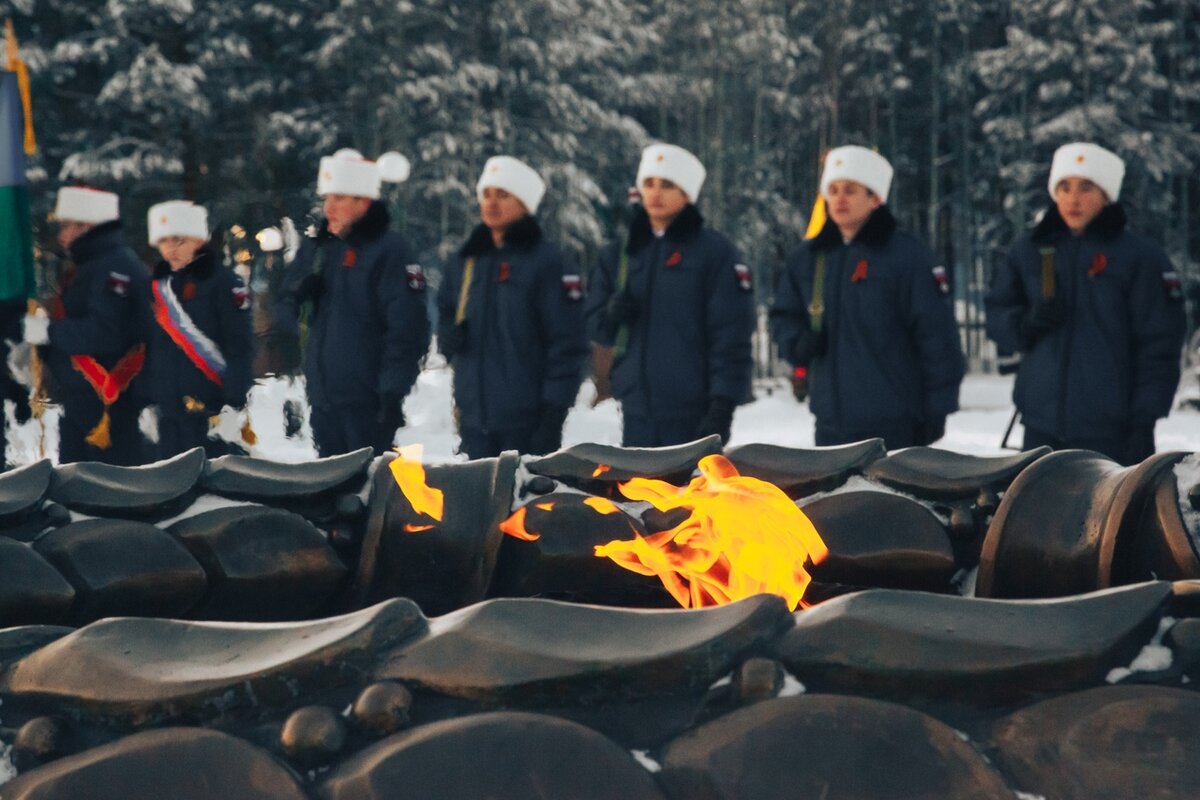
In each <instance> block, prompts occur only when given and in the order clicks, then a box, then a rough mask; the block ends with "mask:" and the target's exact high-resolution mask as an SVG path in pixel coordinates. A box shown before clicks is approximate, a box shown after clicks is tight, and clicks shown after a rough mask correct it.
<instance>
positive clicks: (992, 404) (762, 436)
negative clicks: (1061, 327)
mask: <svg viewBox="0 0 1200 800" xmlns="http://www.w3.org/2000/svg"><path fill="white" fill-rule="evenodd" d="M430 361H431V362H432V365H431V366H429V367H428V368H426V369H425V371H424V372H422V373H421V376H420V378H419V379H418V381H417V386H416V388H415V389H414V391H413V393H412V394H411V395H410V396H409V398H408V402H407V403H406V405H405V412H406V415H407V417H408V427H406V428H404V429H402V430H401V431H400V434H399V435H398V436H397V443H398V444H415V443H420V444H422V445H423V446H424V458H425V460H426V461H445V460H450V459H454V458H457V457H458V456H456V455H455V452H454V451H455V448H456V446H457V437H456V435H455V432H454V421H453V417H452V416H451V401H450V388H451V387H450V383H451V372H450V370H449V369H448V368H446V367H445V365H444V362H442V361H441V359H440V358H439V357H437V356H432V357H431V359H430ZM755 394H756V396H757V398H758V399H757V400H755V402H753V403H751V404H749V405H746V406H743V407H741V408H739V409H738V410H737V414H736V415H735V416H734V420H733V436H732V441H731V442H730V445H731V446H735V445H740V444H747V443H750V442H770V443H771V444H777V445H785V446H790V447H812V446H813V418H812V415H811V414H810V413H809V411H808V407H807V405H804V404H801V403H798V402H797V401H796V400H795V398H793V397H792V393H791V389H790V387H789V386H788V385H787V384H786V383H784V382H782V381H780V382H777V383H761V384H760V385H758V386H757V387H756V388H755ZM1011 394H1012V378H1011V377H1000V376H998V375H969V376H967V379H966V381H965V382H964V383H963V388H962V392H961V395H960V401H959V404H960V406H961V408H962V410H961V411H959V412H958V413H956V414H953V415H951V416H950V418H949V419H948V420H947V423H946V436H945V438H944V439H942V440H941V441H940V442H938V443H937V446H938V447H941V448H944V449H947V450H954V451H957V452H961V453H972V454H975V455H996V454H999V453H1003V452H1005V451H1004V450H1002V449H1001V447H1000V440H1001V437H1002V436H1003V435H1004V429H1005V427H1006V426H1007V425H1008V422H1009V419H1010V418H1011V416H1012V404H1011V401H1010V397H1011ZM1198 394H1200V387H1198V386H1197V382H1196V378H1195V377H1194V376H1193V375H1185V377H1184V380H1183V384H1182V386H1181V387H1180V391H1179V396H1178V398H1177V402H1176V404H1175V410H1173V411H1172V413H1171V415H1170V416H1169V417H1168V418H1167V419H1165V420H1162V421H1160V422H1159V423H1158V428H1157V441H1158V449H1159V450H1160V451H1164V450H1182V451H1190V452H1200V412H1198V411H1196V410H1194V409H1192V408H1185V407H1183V406H1184V403H1183V400H1184V399H1185V398H1194V397H1196V396H1197V395H1198ZM594 396H595V391H594V389H593V387H592V385H591V383H590V382H585V383H584V385H583V387H582V388H581V389H580V392H579V399H578V401H577V402H576V405H575V408H574V409H573V410H572V411H571V414H570V415H569V416H568V417H567V423H566V428H565V429H564V432H563V444H564V445H571V444H576V443H579V442H601V443H605V444H620V441H621V414H620V409H619V407H618V406H617V404H616V403H615V402H614V401H612V400H606V401H605V402H603V403H600V404H599V405H598V406H596V407H595V408H593V407H592V405H591V401H592V398H593V397H594ZM288 398H292V399H294V400H295V401H297V402H299V403H303V402H304V387H303V383H302V381H296V382H290V381H286V380H278V379H268V380H265V381H261V382H260V384H259V385H257V386H256V387H255V388H254V389H253V391H252V393H251V398H250V418H251V423H252V426H253V428H254V431H255V433H256V434H257V436H258V443H257V444H256V445H255V446H254V447H251V448H248V449H249V451H250V453H251V454H252V455H256V456H261V457H264V458H271V459H274V460H277V461H284V462H289V463H291V462H299V461H307V460H310V459H313V458H316V453H315V451H314V450H313V447H312V440H311V435H310V431H309V429H308V426H307V424H306V425H305V427H304V429H303V430H302V431H301V432H300V434H299V435H297V436H295V437H293V438H291V439H288V438H286V437H285V436H284V416H283V403H284V401H285V400H286V399H288ZM10 418H11V417H10ZM43 423H44V426H43V425H39V423H38V422H37V421H36V420H31V421H30V422H28V423H26V424H25V425H23V426H20V427H19V428H17V429H16V430H15V431H8V432H7V433H8V436H7V448H8V458H9V463H11V464H27V463H31V462H32V461H35V460H37V458H39V457H40V453H42V452H47V453H53V452H55V451H56V449H57V412H56V411H55V410H53V409H51V410H50V411H49V412H48V413H47V414H46V415H45V417H43ZM240 426H241V420H239V419H232V418H227V419H225V420H224V421H223V424H222V426H221V430H222V431H223V432H224V433H225V434H227V435H230V436H232V437H234V438H236V437H237V431H238V429H239V428H240ZM1021 434H1022V432H1021V426H1020V425H1019V424H1018V425H1017V426H1015V428H1014V429H1013V432H1012V435H1011V436H1010V437H1009V444H1010V446H1013V447H1019V446H1020V443H1021Z"/></svg>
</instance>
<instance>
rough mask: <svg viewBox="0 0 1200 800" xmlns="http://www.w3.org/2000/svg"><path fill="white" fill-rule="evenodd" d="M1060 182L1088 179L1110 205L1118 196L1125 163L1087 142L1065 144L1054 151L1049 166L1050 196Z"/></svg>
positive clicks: (1111, 153) (1107, 151)
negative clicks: (1102, 192)
mask: <svg viewBox="0 0 1200 800" xmlns="http://www.w3.org/2000/svg"><path fill="white" fill-rule="evenodd" d="M1063 178H1087V179H1088V180H1089V181H1091V182H1092V183H1094V184H1096V185H1097V186H1099V187H1100V188H1101V189H1103V190H1104V193H1105V194H1106V195H1108V199H1109V201H1110V202H1113V203H1115V202H1117V200H1118V198H1120V196H1121V181H1123V180H1124V179H1125V162H1124V161H1122V160H1121V158H1120V156H1118V155H1117V154H1116V153H1114V152H1112V151H1111V150H1105V149H1104V148H1103V147H1100V146H1099V145H1095V144H1090V143H1088V142H1072V143H1071V144H1064V145H1063V146H1062V147H1060V148H1058V149H1057V150H1055V151H1054V161H1053V162H1052V163H1051V164H1050V184H1049V187H1048V188H1049V189H1050V196H1051V197H1053V196H1054V187H1055V186H1058V183H1059V181H1061V180H1062V179H1063Z"/></svg>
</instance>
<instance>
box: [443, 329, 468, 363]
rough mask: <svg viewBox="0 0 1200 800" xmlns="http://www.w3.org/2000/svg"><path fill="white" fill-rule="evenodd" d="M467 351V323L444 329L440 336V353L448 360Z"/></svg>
mask: <svg viewBox="0 0 1200 800" xmlns="http://www.w3.org/2000/svg"><path fill="white" fill-rule="evenodd" d="M466 349H467V321H466V320H465V319H464V320H463V321H462V322H459V323H456V324H454V325H451V326H449V327H447V328H444V329H443V330H442V331H441V332H440V333H439V334H438V351H439V352H441V354H442V355H444V356H445V357H446V358H447V359H451V358H454V357H455V356H456V355H458V354H459V353H461V352H462V351H463V350H466Z"/></svg>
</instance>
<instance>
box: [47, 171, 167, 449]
mask: <svg viewBox="0 0 1200 800" xmlns="http://www.w3.org/2000/svg"><path fill="white" fill-rule="evenodd" d="M54 215H55V218H56V219H57V220H58V243H59V244H60V245H61V246H62V248H63V249H64V250H66V251H67V253H68V254H69V255H70V258H71V266H70V267H69V269H68V270H67V272H66V274H65V275H64V278H63V284H62V286H61V287H60V290H59V294H58V295H57V297H55V298H54V300H53V305H52V307H51V309H50V313H49V314H47V313H46V312H45V311H44V310H42V309H38V311H37V313H35V314H30V315H27V316H26V317H25V319H24V339H25V341H27V342H29V343H30V344H34V345H38V346H39V352H40V353H41V357H42V359H43V362H44V364H45V366H46V370H47V373H48V375H47V377H48V378H49V379H50V382H51V384H52V385H51V386H50V387H49V388H50V389H51V392H52V394H51V396H52V398H53V399H54V400H56V401H57V402H58V403H60V404H61V405H62V416H61V417H60V418H59V423H58V439H59V448H58V460H59V463H63V464H66V463H69V462H72V461H100V462H104V463H107V464H117V465H119V466H133V465H136V464H137V463H139V462H140V460H141V434H140V433H139V432H138V426H137V417H138V412H139V410H140V408H139V404H138V402H137V401H136V400H135V391H134V390H133V389H131V383H132V382H133V381H134V379H135V378H136V377H137V375H138V373H139V372H140V370H141V369H142V366H143V364H144V360H145V346H144V344H143V341H142V339H141V332H140V330H139V327H138V324H137V313H136V300H135V298H136V297H137V296H138V295H139V293H140V291H141V290H142V289H143V288H144V286H145V284H146V281H147V280H148V278H149V276H148V274H147V272H146V268H145V266H144V265H143V264H142V262H141V261H139V260H138V257H137V256H136V255H135V254H134V252H133V250H132V249H130V247H129V245H128V244H127V243H126V242H125V236H124V233H123V232H122V230H121V222H120V214H119V211H118V198H117V196H116V195H115V194H113V193H111V192H104V191H100V190H97V189H90V188H85V187H79V186H65V187H63V188H62V189H60V190H59V192H58V200H57V203H56V205H55V209H54Z"/></svg>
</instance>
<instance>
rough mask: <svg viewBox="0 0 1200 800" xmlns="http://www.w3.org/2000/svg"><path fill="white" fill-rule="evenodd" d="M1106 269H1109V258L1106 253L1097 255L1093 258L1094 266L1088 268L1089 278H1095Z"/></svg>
mask: <svg viewBox="0 0 1200 800" xmlns="http://www.w3.org/2000/svg"><path fill="white" fill-rule="evenodd" d="M1106 269H1108V256H1106V255H1104V253H1096V255H1094V256H1092V265H1091V266H1090V267H1088V277H1089V278H1094V277H1096V276H1097V275H1099V274H1100V273H1101V272H1104V270H1106Z"/></svg>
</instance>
